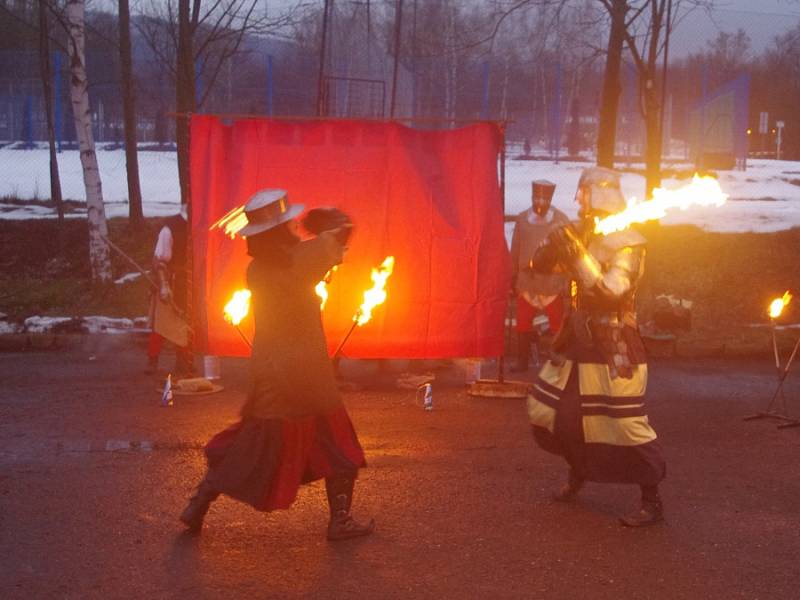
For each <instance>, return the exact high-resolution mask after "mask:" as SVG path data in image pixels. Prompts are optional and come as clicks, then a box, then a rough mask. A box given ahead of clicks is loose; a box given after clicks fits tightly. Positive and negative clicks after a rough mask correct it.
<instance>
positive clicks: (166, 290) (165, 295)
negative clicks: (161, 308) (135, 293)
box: [153, 226, 174, 302]
mask: <svg viewBox="0 0 800 600" xmlns="http://www.w3.org/2000/svg"><path fill="white" fill-rule="evenodd" d="M173 241H174V240H173V237H172V230H171V229H170V228H169V227H167V226H164V227H162V228H161V231H160V232H159V233H158V241H157V242H156V248H155V251H154V252H153V266H154V267H155V271H156V279H157V281H158V285H159V290H158V295H159V297H160V298H161V299H162V300H164V301H165V302H166V301H167V300H169V297H170V296H171V295H172V290H171V288H170V273H169V265H168V263H169V261H170V260H172V245H173Z"/></svg>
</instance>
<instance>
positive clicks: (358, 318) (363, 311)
mask: <svg viewBox="0 0 800 600" xmlns="http://www.w3.org/2000/svg"><path fill="white" fill-rule="evenodd" d="M393 270H394V256H387V257H386V258H385V259H384V260H383V262H382V263H381V266H380V267H378V268H377V269H372V274H371V275H370V277H371V278H372V287H371V288H370V289H368V290H367V291H365V292H364V302H363V303H362V304H361V306H360V307H359V309H358V312H357V313H356V314H355V316H354V317H353V320H354V321H355V322H356V323H357V324H358V326H359V327H361V326H362V325H364V324H366V323H369V320H370V319H371V318H372V309H373V308H375V307H376V306H378V305H380V304H383V303H384V302H385V301H386V290H385V289H384V287H385V286H386V280H387V279H389V275H391V274H392V271H393Z"/></svg>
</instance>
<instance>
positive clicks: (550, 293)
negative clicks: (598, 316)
mask: <svg viewBox="0 0 800 600" xmlns="http://www.w3.org/2000/svg"><path fill="white" fill-rule="evenodd" d="M555 189H556V184H554V183H552V182H551V181H546V180H538V181H534V182H533V183H532V184H531V207H530V208H528V209H526V210H524V211H523V212H521V213H520V214H519V215H517V218H516V221H515V223H514V234H513V236H512V238H511V281H512V290H511V292H512V294H513V296H514V298H515V299H516V317H517V364H516V365H514V366H513V367H511V370H512V371H514V372H525V371H527V370H528V365H529V361H530V356H531V345H532V343H535V342H537V339H536V336H535V333H534V328H533V319H534V317H536V316H537V315H539V314H542V313H544V314H546V315H547V319H548V324H549V329H550V331H551V332H553V333H557V332H558V330H559V329H560V328H561V320H562V318H563V313H564V294H565V291H566V283H567V279H566V277H565V276H564V275H563V274H560V273H541V272H538V271H534V270H532V269H530V268H529V267H530V265H531V261H532V260H533V258H534V255H535V254H536V250H537V248H538V247H539V246H541V245H542V243H543V242H544V241H545V240H546V239H547V235H548V234H549V233H550V232H551V231H553V229H554V228H556V227H558V226H561V225H566V224H567V223H569V219H567V216H566V215H565V214H564V213H563V212H561V211H560V210H558V209H557V208H553V207H551V206H550V204H551V202H552V200H553V192H554V191H555ZM537 355H538V353H537Z"/></svg>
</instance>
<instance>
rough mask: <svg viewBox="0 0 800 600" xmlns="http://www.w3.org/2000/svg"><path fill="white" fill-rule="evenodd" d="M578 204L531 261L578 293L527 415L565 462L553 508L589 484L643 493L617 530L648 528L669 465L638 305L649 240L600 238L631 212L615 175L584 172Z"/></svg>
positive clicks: (629, 233)
mask: <svg viewBox="0 0 800 600" xmlns="http://www.w3.org/2000/svg"><path fill="white" fill-rule="evenodd" d="M576 201H577V202H578V203H579V204H580V208H579V217H580V218H581V221H580V223H579V224H578V225H577V227H575V228H574V227H573V226H571V225H569V226H566V227H564V228H561V229H559V230H557V231H555V232H553V233H552V234H551V235H550V236H549V240H548V244H546V245H544V246H542V248H541V249H540V250H539V252H538V253H537V257H536V260H535V261H534V267H535V268H538V269H542V270H545V271H548V270H550V269H552V268H554V267H555V266H556V265H561V266H562V267H563V268H565V269H567V270H568V271H569V273H570V274H571V276H572V277H573V279H574V281H575V282H576V294H575V295H574V296H573V302H572V304H573V306H572V310H571V312H570V315H569V317H568V319H567V322H566V323H565V325H564V327H563V329H562V331H561V333H560V334H559V335H558V336H557V338H556V340H555V342H554V344H553V346H554V356H553V357H551V359H550V360H549V361H548V362H547V363H545V365H544V367H543V368H542V370H541V371H540V373H539V376H538V378H537V381H536V383H535V384H534V386H533V388H532V391H531V393H530V394H529V396H528V415H529V418H530V422H531V424H532V426H533V434H534V437H535V439H536V441H537V443H538V444H539V446H541V447H542V448H543V449H544V450H546V451H548V452H552V453H555V454H559V455H561V456H563V457H564V458H565V459H566V460H567V462H568V463H569V477H568V481H567V483H566V484H565V485H564V487H563V488H562V489H561V490H560V491H559V492H558V493H557V494H556V499H557V500H559V501H564V502H567V501H571V500H573V499H574V498H575V497H576V495H577V494H578V492H579V491H580V489H581V487H582V486H583V485H584V482H586V481H596V482H604V483H632V484H638V485H639V486H640V487H641V493H642V498H641V508H640V509H639V510H637V511H635V512H634V513H633V514H631V515H629V516H626V517H623V518H622V519H621V522H622V524H623V525H627V526H630V527H640V526H644V525H651V524H654V523H657V522H659V521H661V520H662V519H663V507H662V501H661V497H660V496H659V492H658V484H659V482H660V481H661V480H662V479H663V478H664V476H665V473H666V464H665V462H664V459H663V457H662V453H661V448H660V445H659V442H658V441H657V440H656V434H655V431H654V430H653V429H652V427H651V426H650V424H649V423H648V419H647V415H646V413H645V406H644V395H645V389H646V386H647V360H646V356H645V351H644V345H643V343H642V340H641V338H640V336H639V332H638V327H637V323H636V312H635V306H634V300H635V294H636V289H637V287H638V285H639V281H640V280H641V276H642V273H643V272H644V257H645V245H646V240H645V238H644V237H643V236H642V235H641V234H640V233H638V232H636V231H634V230H632V229H624V230H622V231H617V232H614V233H611V234H608V235H604V236H602V235H595V234H594V223H593V220H594V217H597V216H605V215H608V214H614V213H618V212H619V211H621V210H623V209H625V200H624V199H623V197H622V193H621V191H620V185H619V175H618V173H617V172H615V171H612V170H610V169H605V168H601V167H594V168H590V169H586V170H584V172H583V174H582V175H581V178H580V182H579V184H578V191H577V194H576Z"/></svg>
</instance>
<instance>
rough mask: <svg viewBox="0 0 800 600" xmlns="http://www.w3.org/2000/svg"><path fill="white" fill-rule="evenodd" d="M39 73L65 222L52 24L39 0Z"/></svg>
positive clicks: (53, 194)
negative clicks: (55, 111)
mask: <svg viewBox="0 0 800 600" xmlns="http://www.w3.org/2000/svg"><path fill="white" fill-rule="evenodd" d="M39 74H40V76H41V79H42V94H43V95H44V111H45V114H46V115H47V142H48V146H49V148H50V199H51V200H52V202H53V203H54V204H55V205H56V212H58V221H59V223H61V224H63V222H64V201H63V198H62V197H61V177H60V176H59V173H58V158H57V155H56V132H55V126H54V125H53V121H54V118H53V90H52V89H51V87H50V78H51V77H52V71H51V69H50V25H49V23H48V19H47V4H46V2H45V0H39Z"/></svg>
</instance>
